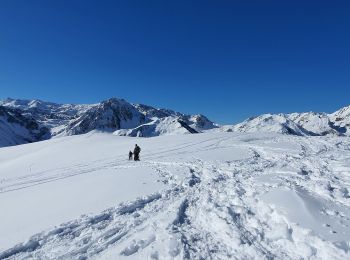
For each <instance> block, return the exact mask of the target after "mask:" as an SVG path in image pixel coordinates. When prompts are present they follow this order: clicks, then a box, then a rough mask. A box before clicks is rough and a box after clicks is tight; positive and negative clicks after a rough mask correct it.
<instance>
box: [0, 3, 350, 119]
mask: <svg viewBox="0 0 350 260" xmlns="http://www.w3.org/2000/svg"><path fill="white" fill-rule="evenodd" d="M112 96H116V97H121V98H125V99H126V100H129V101H131V102H138V103H145V104H149V105H154V106H156V107H166V108H172V109H175V110H178V111H181V112H186V113H203V114H205V115H207V116H208V117H209V118H210V119H212V120H214V121H217V122H220V123H233V122H237V121H240V120H243V119H245V118H246V117H249V116H252V115H257V114H261V113H267V112H293V111H310V110H314V111H326V112H330V111H333V110H336V109H338V108H339V107H341V106H344V105H349V104H350V1H337V0H334V1H330V0H328V1H322V0H317V1H312V0H307V1H305V0H303V1H298V0H297V1H292V0H290V1H288V0H286V1H281V0H278V1H268V0H266V1H261V0H257V1H249V0H237V1H235V0H231V1H229V0H227V1H224V0H223V1H221V0H218V1H205V0H198V1H190V0H186V1H181V0H176V1H175V0H174V1H164V0H162V1H152V0H147V1H145V0H142V1H133V0H123V1H117V0H113V1H107V0H103V1H98V0H95V1H90V0H80V1H75V0H67V1H65V0H60V1H47V0H45V1H36V0H30V1H28V0H22V1H19V0H2V1H0V99H3V98H6V97H13V98H26V99H32V98H37V99H43V100H47V101H53V102H59V103H65V102H69V103H93V102H98V101H101V100H104V99H107V98H109V97H112Z"/></svg>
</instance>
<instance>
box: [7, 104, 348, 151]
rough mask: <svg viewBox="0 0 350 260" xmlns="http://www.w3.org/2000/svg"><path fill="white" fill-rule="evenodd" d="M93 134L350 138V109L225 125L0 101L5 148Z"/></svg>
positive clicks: (152, 112) (154, 113) (130, 107)
mask: <svg viewBox="0 0 350 260" xmlns="http://www.w3.org/2000/svg"><path fill="white" fill-rule="evenodd" d="M90 131H104V132H110V133H113V134H115V135H120V136H132V137H153V136H159V135H174V134H194V133H201V132H206V131H219V132H248V133H252V132H276V133H282V134H289V135H299V136H324V135H337V136H347V135H350V134H349V133H350V106H348V107H344V108H342V109H340V110H338V111H336V112H334V113H332V114H327V113H315V112H308V113H292V114H264V115H261V116H257V117H252V118H248V119H247V120H245V121H243V122H241V123H239V124H236V125H225V126H220V125H219V124H216V123H214V122H212V121H211V120H209V119H208V118H207V117H205V116H204V115H187V114H183V113H180V112H176V111H173V110H170V109H159V108H154V107H152V106H147V105H143V104H132V103H129V102H127V101H125V100H124V99H118V98H111V99H108V100H105V101H102V102H100V103H97V104H87V105H76V104H56V103H51V102H45V101H41V100H20V99H11V98H8V99H6V100H3V101H0V147H3V146H12V145H18V144H24V143H30V142H37V141H41V140H47V139H50V138H55V137H61V136H69V135H79V134H85V133H88V132H90Z"/></svg>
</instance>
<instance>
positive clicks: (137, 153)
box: [134, 144, 141, 161]
mask: <svg viewBox="0 0 350 260" xmlns="http://www.w3.org/2000/svg"><path fill="white" fill-rule="evenodd" d="M140 152H141V148H140V146H138V145H137V144H135V149H134V160H135V161H140Z"/></svg>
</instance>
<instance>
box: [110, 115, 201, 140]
mask: <svg viewBox="0 0 350 260" xmlns="http://www.w3.org/2000/svg"><path fill="white" fill-rule="evenodd" d="M193 133H197V131H196V130H195V129H193V128H191V127H190V126H188V125H187V124H186V123H185V122H183V121H181V120H179V119H178V118H176V117H172V116H168V117H163V118H160V119H155V120H153V121H152V122H149V123H147V124H143V125H140V126H138V127H136V128H133V129H122V130H118V131H115V132H114V134H115V135H119V136H132V137H136V136H137V137H154V136H159V135H175V134H193Z"/></svg>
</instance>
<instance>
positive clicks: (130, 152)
mask: <svg viewBox="0 0 350 260" xmlns="http://www.w3.org/2000/svg"><path fill="white" fill-rule="evenodd" d="M132 155H133V153H132V151H129V160H132Z"/></svg>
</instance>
